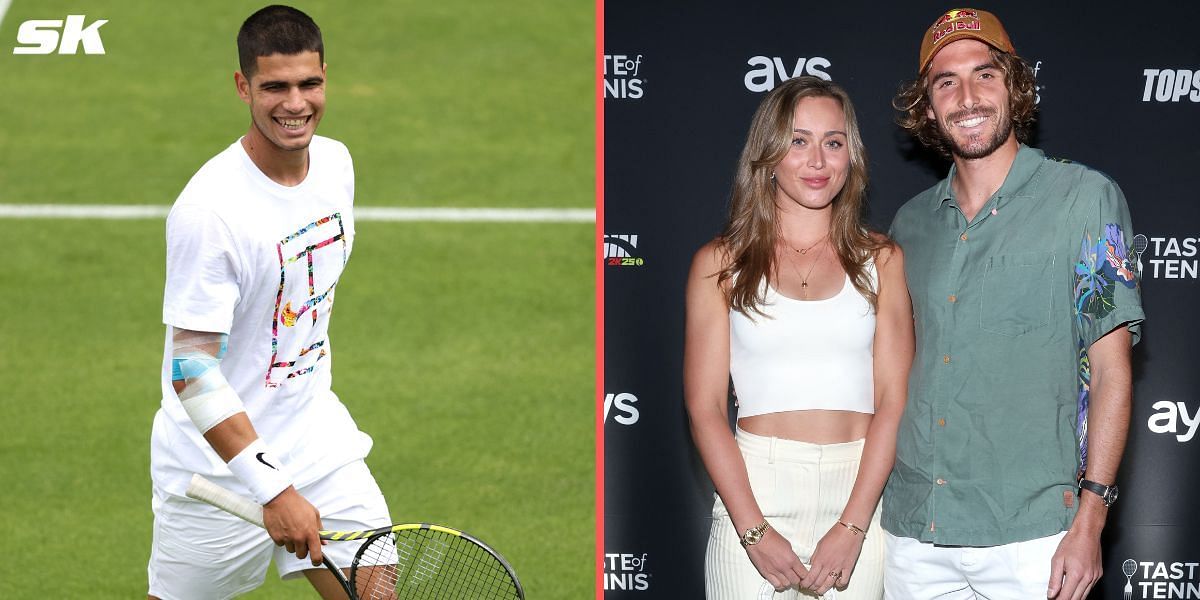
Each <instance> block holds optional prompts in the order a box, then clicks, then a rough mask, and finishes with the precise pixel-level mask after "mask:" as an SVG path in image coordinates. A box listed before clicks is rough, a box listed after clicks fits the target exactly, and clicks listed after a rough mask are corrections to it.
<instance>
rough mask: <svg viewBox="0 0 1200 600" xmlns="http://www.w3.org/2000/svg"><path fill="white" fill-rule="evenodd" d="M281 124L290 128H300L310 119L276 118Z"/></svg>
mask: <svg viewBox="0 0 1200 600" xmlns="http://www.w3.org/2000/svg"><path fill="white" fill-rule="evenodd" d="M275 120H276V121H277V122H278V123H279V124H280V125H283V126H284V127H286V128H288V129H299V128H301V127H304V123H305V122H306V121H307V120H308V119H275Z"/></svg>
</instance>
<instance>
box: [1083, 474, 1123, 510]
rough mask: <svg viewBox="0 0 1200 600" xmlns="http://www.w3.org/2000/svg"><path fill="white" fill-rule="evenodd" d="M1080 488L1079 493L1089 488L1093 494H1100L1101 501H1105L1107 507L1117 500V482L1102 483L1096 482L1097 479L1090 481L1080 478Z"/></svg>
mask: <svg viewBox="0 0 1200 600" xmlns="http://www.w3.org/2000/svg"><path fill="white" fill-rule="evenodd" d="M1079 490H1080V492H1079V493H1081V494H1082V493H1083V490H1087V491H1089V492H1091V493H1093V494H1096V495H1097V496H1100V501H1101V502H1103V503H1104V506H1106V507H1107V506H1112V505H1113V504H1114V503H1116V501H1117V492H1118V490H1117V484H1115V483H1114V484H1112V485H1103V484H1100V483H1096V482H1095V481H1089V480H1087V479H1080V480H1079Z"/></svg>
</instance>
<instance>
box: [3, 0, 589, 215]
mask: <svg viewBox="0 0 1200 600" xmlns="http://www.w3.org/2000/svg"><path fill="white" fill-rule="evenodd" d="M264 4H266V2H263V1H261V0H260V1H258V2H245V1H236V2H187V3H170V4H163V3H158V2H150V1H149V0H144V1H134V0H121V1H118V0H108V1H105V0H96V1H93V2H87V3H83V4H81V3H79V2H77V1H73V0H38V1H37V2H32V1H29V0H15V1H14V2H13V5H12V7H11V8H10V9H9V12H8V15H7V16H6V17H5V19H4V22H3V24H2V25H0V40H5V41H6V42H10V43H14V44H15V40H16V31H17V27H18V26H19V25H20V23H21V22H22V21H25V20H27V19H55V18H56V19H62V18H64V17H65V16H66V15H67V14H69V13H75V14H80V13H86V14H87V17H88V18H87V23H91V22H92V21H94V20H95V19H101V18H103V19H108V21H109V22H108V23H107V24H105V25H103V26H102V27H101V28H100V30H99V31H100V33H101V36H102V39H103V41H104V46H105V50H106V52H107V53H106V54H105V55H104V56H94V55H93V56H86V55H84V54H82V50H80V54H78V55H75V56H66V55H57V54H54V55H49V56H27V55H13V54H12V53H11V49H9V48H8V46H5V47H4V48H3V51H2V52H0V74H3V75H4V80H5V82H6V85H5V86H4V87H5V98H4V101H3V102H0V123H4V127H0V202H7V203H31V202H32V203H43V202H69V203H81V204H82V203H118V204H169V203H170V202H171V201H173V200H174V198H175V196H176V195H177V194H178V193H179V190H180V189H182V187H183V184H184V183H186V182H187V180H188V178H189V177H190V176H191V175H192V173H194V172H195V170H196V168H198V167H199V166H200V164H201V163H202V162H203V161H204V160H206V159H207V158H208V157H209V156H211V155H213V154H216V153H217V152H218V151H220V150H221V149H222V148H224V147H225V146H227V145H228V144H229V143H230V142H232V141H233V140H234V139H235V138H236V137H237V136H238V135H241V134H242V133H244V132H245V130H246V128H247V126H248V124H249V118H248V113H247V110H246V107H245V105H243V104H242V103H241V101H240V100H239V99H238V97H237V95H236V94H235V91H234V86H233V71H234V70H236V69H237V53H236V48H235V46H234V38H235V36H236V33H237V29H238V27H239V26H240V25H241V22H242V20H243V19H245V18H246V16H248V15H249V14H250V13H251V12H253V11H254V10H255V9H257V8H258V7H261V6H263V5H264ZM297 6H299V7H300V8H302V9H304V10H305V11H306V12H308V13H309V14H310V15H312V16H313V18H314V19H315V20H316V21H317V23H318V24H320V25H321V28H322V31H323V34H324V37H325V46H326V57H325V58H326V62H327V63H328V65H329V71H328V77H329V87H328V110H327V112H326V117H325V120H324V121H323V122H322V124H321V127H320V131H319V132H320V133H321V134H322V135H327V136H330V137H334V138H337V139H340V140H341V141H343V142H345V143H346V145H347V146H349V147H350V150H351V151H352V152H353V153H354V156H355V159H356V168H357V172H358V178H359V186H358V199H359V202H360V204H363V205H389V206H391V205H397V206H399V205H403V206H505V207H574V208H586V207H589V206H591V205H592V183H591V182H592V181H593V175H592V165H593V157H594V152H593V142H592V131H593V129H592V124H593V114H594V107H593V102H592V99H591V98H592V86H593V67H592V60H593V59H592V53H593V40H594V27H593V14H592V6H591V4H590V3H587V2H541V1H536V0H518V1H513V2H498V3H488V2H469V1H467V0H449V1H446V0H437V1H433V2H430V1H428V0H422V1H419V2H418V1H416V0H405V1H389V2H354V3H349V2H335V1H332V0H330V1H322V2H300V3H297Z"/></svg>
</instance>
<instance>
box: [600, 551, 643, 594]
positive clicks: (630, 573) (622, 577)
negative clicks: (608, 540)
mask: <svg viewBox="0 0 1200 600" xmlns="http://www.w3.org/2000/svg"><path fill="white" fill-rule="evenodd" d="M649 558H650V554H649V553H645V552H643V553H642V554H618V553H615V552H610V553H605V555H604V589H605V591H612V590H627V591H637V592H641V591H645V590H648V589H650V573H648V572H647V571H646V561H647V559H649Z"/></svg>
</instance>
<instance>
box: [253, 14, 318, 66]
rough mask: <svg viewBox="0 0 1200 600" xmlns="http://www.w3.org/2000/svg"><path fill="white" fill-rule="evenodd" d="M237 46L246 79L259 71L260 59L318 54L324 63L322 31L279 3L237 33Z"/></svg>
mask: <svg viewBox="0 0 1200 600" xmlns="http://www.w3.org/2000/svg"><path fill="white" fill-rule="evenodd" d="M237 47H238V64H239V66H240V67H241V69H242V75H245V76H246V78H247V79H249V78H251V77H253V76H254V73H255V71H257V70H258V57H260V56H270V55H272V54H300V53H301V52H316V53H317V54H318V55H320V57H321V64H325V42H324V41H322V40H321V28H320V27H317V24H316V23H315V22H314V21H313V20H312V18H311V17H309V16H308V15H306V14H304V13H303V12H300V11H299V10H296V9H295V8H292V7H290V6H283V5H280V4H275V5H271V6H268V7H266V8H263V9H260V10H259V11H258V12H256V13H254V14H252V15H250V17H249V18H247V19H246V22H245V23H242V28H241V29H240V30H238V36H237Z"/></svg>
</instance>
